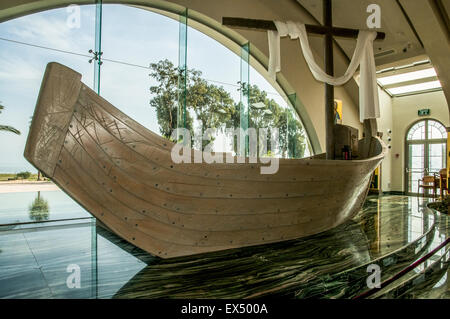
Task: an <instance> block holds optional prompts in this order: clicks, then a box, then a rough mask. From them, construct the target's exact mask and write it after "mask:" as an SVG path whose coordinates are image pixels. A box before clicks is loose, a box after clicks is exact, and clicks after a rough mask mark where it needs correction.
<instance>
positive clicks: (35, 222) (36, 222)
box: [0, 217, 94, 231]
mask: <svg viewBox="0 0 450 319" xmlns="http://www.w3.org/2000/svg"><path fill="white" fill-rule="evenodd" d="M93 218H94V217H74V218H62V219H49V220H39V221H32V222H20V223H10V224H0V227H6V226H20V225H29V224H42V223H54V222H65V221H73V220H83V219H93ZM0 231H1V229H0Z"/></svg>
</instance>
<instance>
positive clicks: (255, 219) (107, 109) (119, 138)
mask: <svg viewBox="0 0 450 319" xmlns="http://www.w3.org/2000/svg"><path fill="white" fill-rule="evenodd" d="M80 80H81V75H80V74H78V73H77V72H75V71H73V70H71V69H69V68H67V67H64V66H62V65H60V64H57V63H51V64H49V65H48V67H47V70H46V73H45V75H44V79H43V83H42V87H41V92H40V96H39V100H38V103H37V106H36V110H35V114H34V117H33V122H32V125H31V129H30V133H29V136H28V140H27V145H26V149H25V157H26V158H27V159H28V160H29V161H30V162H31V163H32V164H33V165H34V166H36V167H37V168H38V169H40V170H41V171H43V172H44V173H45V174H46V175H47V176H49V177H50V178H51V179H52V180H53V181H54V182H56V183H57V184H58V185H59V186H60V187H61V188H62V189H63V190H64V191H65V192H66V193H68V194H69V195H70V196H71V197H72V198H73V199H75V200H76V201H77V202H78V203H80V204H81V205H82V206H84V207H85V208H86V209H87V210H88V211H90V212H91V213H92V214H93V215H94V216H95V217H96V218H98V219H99V220H101V221H102V222H103V223H104V224H105V225H106V226H107V227H109V228H110V229H111V230H112V231H114V232H115V233H116V234H118V235H120V236H121V237H123V238H124V239H126V240H127V241H129V242H131V243H133V244H134V245H136V246H138V247H140V248H142V249H143V250H145V251H147V252H150V253H152V254H154V255H157V256H160V257H162V258H170V257H177V256H185V255H193V254H199V253H204V252H212V251H220V250H226V249H231V248H237V247H245V246H255V245H261V244H266V243H274V242H280V241H285V240H290V239H295V238H300V237H304V236H308V235H312V234H316V233H320V232H323V231H326V230H328V229H331V228H333V227H336V226H337V225H340V224H342V223H343V222H345V221H347V220H349V219H351V218H352V217H353V216H354V215H355V214H356V213H357V212H358V211H359V209H360V208H361V206H362V203H363V202H364V199H365V197H366V194H367V191H368V185H369V181H370V178H371V174H372V172H373V171H374V169H375V168H376V167H377V166H378V165H379V163H380V162H381V160H382V159H383V157H384V154H385V147H384V144H383V143H382V142H381V140H380V139H378V138H375V137H369V138H366V139H365V140H362V141H361V147H360V150H362V151H361V152H360V156H361V159H360V160H353V161H342V160H336V161H327V160H323V159H317V158H308V159H280V162H279V171H278V172H277V173H276V174H273V175H261V174H260V167H261V164H174V163H173V162H172V160H171V154H170V151H171V149H172V146H173V143H171V142H170V141H168V140H166V139H164V138H161V137H159V136H158V135H156V134H154V133H152V132H151V131H149V130H147V129H145V128H144V127H142V126H141V125H140V124H138V123H137V122H135V121H134V120H132V119H130V118H129V117H127V116H126V115H125V114H123V113H122V112H120V111H119V110H118V109H116V108H115V107H114V106H113V105H111V104H110V103H108V102H107V101H106V100H104V99H103V98H101V97H100V96H98V95H97V94H95V92H94V91H92V90H91V89H89V88H88V87H87V86H86V85H84V84H83V83H81V81H80ZM236 162H237V161H236V158H235V163H236Z"/></svg>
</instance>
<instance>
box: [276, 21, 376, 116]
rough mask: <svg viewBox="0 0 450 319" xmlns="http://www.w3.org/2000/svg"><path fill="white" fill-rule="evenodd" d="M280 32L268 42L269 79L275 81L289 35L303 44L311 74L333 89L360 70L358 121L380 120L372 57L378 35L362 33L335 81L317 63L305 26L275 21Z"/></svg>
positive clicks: (373, 59) (304, 54)
mask: <svg viewBox="0 0 450 319" xmlns="http://www.w3.org/2000/svg"><path fill="white" fill-rule="evenodd" d="M274 23H275V25H276V27H277V30H278V31H272V30H269V31H268V38H269V75H270V76H271V77H272V78H273V79H275V77H276V73H277V72H279V71H280V70H281V60H280V37H284V36H287V35H289V36H290V38H291V39H297V38H299V40H300V46H301V48H302V52H303V56H304V57H305V60H306V63H307V64H308V67H309V69H310V70H311V73H312V74H313V76H314V78H315V79H316V80H317V81H321V82H325V83H328V84H331V85H342V84H344V83H346V82H347V81H349V80H350V79H351V77H352V76H353V74H355V72H356V69H357V68H358V66H361V67H360V80H359V119H360V121H361V122H363V121H364V120H365V119H371V118H378V117H380V106H379V97H378V86H377V79H376V69H375V58H374V56H373V40H375V38H376V36H377V33H376V32H375V31H359V34H358V39H357V42H356V49H355V52H353V57H352V60H351V62H350V64H349V66H348V68H347V70H346V71H345V73H344V75H342V76H339V77H334V76H331V75H328V74H327V73H326V72H324V71H323V70H322V69H321V68H320V66H319V65H318V64H317V63H316V61H315V60H314V55H313V53H312V51H311V48H310V46H309V41H308V34H307V32H306V27H305V24H303V23H298V22H297V23H296V22H292V21H288V22H286V23H284V22H280V21H274Z"/></svg>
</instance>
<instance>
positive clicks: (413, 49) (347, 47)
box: [297, 0, 450, 65]
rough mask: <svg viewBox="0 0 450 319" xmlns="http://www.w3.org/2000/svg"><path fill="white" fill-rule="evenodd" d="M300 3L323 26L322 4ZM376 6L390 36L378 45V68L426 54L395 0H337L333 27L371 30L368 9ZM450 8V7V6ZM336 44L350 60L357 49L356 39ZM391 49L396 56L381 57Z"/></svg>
mask: <svg viewBox="0 0 450 319" xmlns="http://www.w3.org/2000/svg"><path fill="white" fill-rule="evenodd" d="M297 2H298V3H299V4H300V5H302V6H303V7H304V8H305V9H306V10H307V11H309V13H310V14H311V15H312V16H313V17H314V18H315V19H316V20H317V21H318V22H319V23H322V1H318V0H297ZM449 2H450V1H449ZM373 3H376V4H378V5H379V6H380V8H381V28H380V29H377V31H381V32H385V33H386V38H385V39H384V40H382V41H375V42H374V51H375V55H376V64H377V65H382V64H386V63H391V62H393V61H398V60H403V59H405V58H409V57H413V56H417V55H420V54H423V53H424V52H425V51H424V48H423V47H422V45H421V43H420V41H419V39H418V38H417V36H416V35H415V34H414V31H413V29H412V28H411V26H410V25H409V23H408V20H407V18H406V17H405V15H404V14H403V12H402V9H401V7H400V6H399V5H398V3H397V1H395V0H377V1H373V0H358V1H355V0H334V1H332V8H333V25H334V26H337V27H344V28H352V29H368V27H367V24H366V20H367V17H368V16H369V15H370V13H368V12H367V7H368V6H369V5H370V4H373ZM448 5H449V6H450V4H448ZM349 8H351V10H349ZM336 41H337V43H338V44H339V46H340V47H341V48H342V49H343V50H344V52H345V54H346V55H347V57H349V58H351V56H352V55H353V51H354V49H355V43H356V42H355V40H353V39H343V38H336ZM391 50H392V51H393V53H390V54H388V55H385V56H380V57H377V54H378V53H382V52H386V51H391Z"/></svg>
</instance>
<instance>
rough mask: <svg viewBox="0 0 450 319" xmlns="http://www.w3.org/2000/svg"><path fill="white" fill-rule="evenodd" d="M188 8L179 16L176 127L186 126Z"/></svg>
mask: <svg viewBox="0 0 450 319" xmlns="http://www.w3.org/2000/svg"><path fill="white" fill-rule="evenodd" d="M187 23H188V10H187V9H186V11H185V12H184V15H181V16H180V24H179V33H178V110H177V127H180V128H187V113H186V95H187V87H186V86H187V79H188V77H189V75H188V69H187V36H188V27H187Z"/></svg>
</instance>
